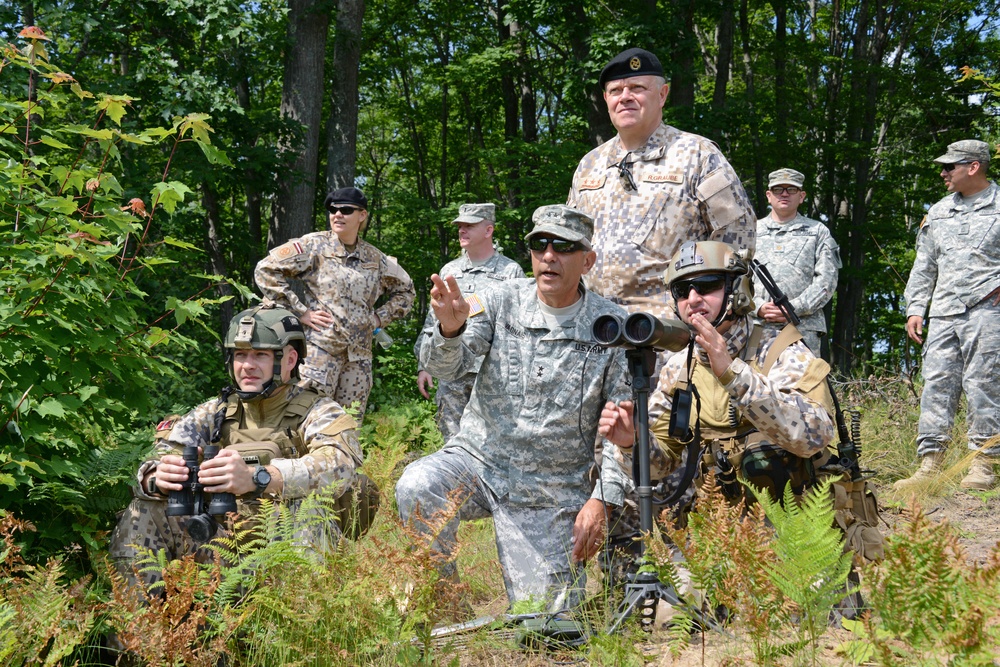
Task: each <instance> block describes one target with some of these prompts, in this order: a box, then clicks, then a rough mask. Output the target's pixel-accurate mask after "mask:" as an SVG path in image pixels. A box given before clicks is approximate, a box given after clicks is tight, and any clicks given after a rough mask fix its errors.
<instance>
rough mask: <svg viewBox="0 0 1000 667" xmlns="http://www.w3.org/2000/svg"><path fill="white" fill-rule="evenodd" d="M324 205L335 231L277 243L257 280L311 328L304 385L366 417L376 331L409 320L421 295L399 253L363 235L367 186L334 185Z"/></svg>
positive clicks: (302, 371) (264, 291)
mask: <svg viewBox="0 0 1000 667" xmlns="http://www.w3.org/2000/svg"><path fill="white" fill-rule="evenodd" d="M325 206H326V209H327V211H329V213H330V230H329V231H323V232H314V233H312V234H306V235H305V236H303V237H302V238H299V239H292V240H291V241H289V242H288V243H285V244H283V245H280V246H278V247H277V248H274V249H273V250H271V252H270V254H269V255H268V256H267V257H265V258H264V259H262V260H261V261H260V262H259V263H258V264H257V269H256V271H254V279H255V280H256V281H257V287H259V288H260V291H261V293H262V294H263V295H264V296H265V297H268V298H270V299H272V300H274V301H275V302H277V303H278V304H280V305H282V306H284V307H285V308H287V309H288V310H290V311H292V313H294V314H295V315H297V316H298V317H299V319H300V320H301V321H302V324H304V325H306V327H307V328H306V340H307V342H308V344H309V354H308V355H307V356H306V359H305V361H304V362H303V364H302V367H301V369H300V370H299V372H300V374H301V375H302V379H303V382H304V383H305V384H308V385H311V386H313V387H314V388H315V389H316V390H317V391H319V392H320V393H321V394H324V395H327V396H330V397H332V398H333V399H334V400H335V401H337V403H340V404H341V405H343V406H344V407H350V406H357V407H358V421H359V422H360V421H361V419H363V418H364V414H365V406H366V405H367V404H368V394H369V392H370V391H371V388H372V337H373V336H374V334H375V330H376V329H378V328H381V327H385V326H388V324H389V323H390V322H392V321H393V320H397V319H400V318H402V317H406V315H407V314H408V313H409V312H410V308H411V307H412V306H413V299H414V297H415V296H416V292H415V291H414V289H413V281H412V280H410V276H409V275H407V273H406V271H404V270H403V268H402V267H400V266H399V263H397V262H396V259H395V258H394V257H389V256H388V255H386V254H384V253H383V252H382V251H380V250H379V249H378V248H376V247H375V246H373V245H371V244H370V243H368V242H367V241H365V240H364V239H362V238H360V236H359V234H360V233H361V231H363V230H364V228H365V225H366V223H367V222H368V198H367V197H365V194H364V193H363V192H362V191H361V190H359V189H357V188H340V189H339V190H333V191H331V192H330V193H329V194H328V195H327V196H326V203H325ZM292 279H295V280H298V281H300V282H301V284H302V286H303V288H304V291H305V298H304V300H303V299H300V298H299V297H298V296H297V295H296V294H295V292H293V291H292V288H291V287H290V285H289V280H292ZM380 297H384V300H383V301H382V304H381V305H380V306H379V307H378V308H376V307H375V304H376V302H378V300H379V298H380Z"/></svg>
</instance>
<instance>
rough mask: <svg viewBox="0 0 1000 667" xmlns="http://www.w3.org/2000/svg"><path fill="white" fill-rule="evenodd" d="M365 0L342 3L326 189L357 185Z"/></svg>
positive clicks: (332, 80) (332, 77) (335, 51)
mask: <svg viewBox="0 0 1000 667" xmlns="http://www.w3.org/2000/svg"><path fill="white" fill-rule="evenodd" d="M364 15H365V0H339V2H338V3H337V21H336V30H335V32H334V36H333V63H332V65H333V66H332V68H331V69H332V71H331V72H330V117H329V118H328V119H327V122H326V187H327V189H329V190H334V189H336V188H346V187H349V186H352V185H354V176H355V163H356V162H357V157H358V154H357V145H358V66H359V64H360V62H361V22H362V19H363V18H364Z"/></svg>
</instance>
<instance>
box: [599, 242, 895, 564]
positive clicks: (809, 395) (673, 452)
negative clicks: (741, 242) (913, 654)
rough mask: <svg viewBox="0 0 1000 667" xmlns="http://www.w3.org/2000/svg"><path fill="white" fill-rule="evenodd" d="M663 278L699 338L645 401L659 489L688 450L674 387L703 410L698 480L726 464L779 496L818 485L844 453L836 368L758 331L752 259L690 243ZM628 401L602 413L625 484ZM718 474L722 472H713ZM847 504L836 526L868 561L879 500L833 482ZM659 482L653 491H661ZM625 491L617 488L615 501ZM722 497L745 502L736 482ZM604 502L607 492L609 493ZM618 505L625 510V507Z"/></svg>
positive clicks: (695, 417) (873, 551)
mask: <svg viewBox="0 0 1000 667" xmlns="http://www.w3.org/2000/svg"><path fill="white" fill-rule="evenodd" d="M665 280H666V282H667V284H668V286H669V288H670V291H671V293H672V295H673V297H674V300H675V303H676V309H677V310H676V312H677V315H678V316H679V317H680V319H681V320H682V321H683V322H684V323H686V324H687V325H688V326H689V327H691V329H692V332H693V333H694V339H693V344H694V346H695V347H694V356H693V363H692V364H691V365H690V366H689V365H688V355H687V354H684V353H678V354H674V355H672V356H671V357H670V358H669V359H668V360H667V362H666V364H664V367H663V369H662V371H661V372H660V376H659V381H658V384H657V387H656V391H655V392H654V393H653V395H652V396H651V397H650V400H649V427H650V451H651V455H650V460H651V477H652V479H653V480H661V479H665V478H666V477H667V476H669V475H670V474H671V473H673V472H674V471H675V470H677V469H678V466H680V464H681V462H682V454H683V452H684V450H685V448H686V446H687V442H682V441H680V440H678V439H677V438H675V437H671V435H670V428H669V425H670V417H671V415H670V409H671V402H672V397H673V394H674V390H675V389H676V388H677V387H678V386H679V385H681V384H682V383H685V382H687V383H690V384H693V385H694V387H695V388H696V389H697V392H698V396H699V401H698V402H697V403H696V405H697V406H698V407H697V408H696V409H697V414H692V415H691V417H690V418H691V423H692V424H694V423H695V421H697V423H698V424H699V426H700V432H701V438H702V443H701V445H702V447H704V448H705V450H704V451H705V458H704V459H703V460H702V461H700V462H699V463H698V465H699V467H700V472H701V474H705V473H707V471H708V469H709V468H711V467H712V466H713V465H716V463H717V462H720V461H724V460H728V461H729V464H730V465H731V466H732V469H733V470H735V472H736V475H737V476H738V477H739V478H741V479H743V480H744V481H747V482H750V483H752V484H753V485H754V486H757V487H759V488H763V489H765V490H767V491H768V492H769V493H770V494H771V495H772V497H773V498H775V499H778V498H780V497H781V495H782V494H783V492H784V489H785V486H787V485H788V484H791V486H792V489H793V491H794V492H795V493H797V494H800V493H802V492H803V490H804V489H805V488H806V487H808V486H810V485H812V484H815V483H816V481H817V479H818V477H820V476H822V472H817V471H821V469H822V468H823V466H824V465H825V464H826V463H828V462H829V461H830V460H831V458H832V457H834V456H836V452H835V451H834V450H832V449H831V448H830V444H831V442H832V440H833V435H834V423H833V417H832V411H833V402H832V398H831V396H830V393H829V389H828V387H827V384H826V376H827V374H828V373H829V370H830V366H829V365H828V364H827V363H826V362H825V361H823V360H822V359H818V358H817V357H816V356H815V355H814V354H813V353H812V352H811V351H810V350H809V348H808V347H806V345H805V344H804V343H802V336H801V334H800V333H799V332H798V331H797V330H796V329H795V327H794V326H791V325H788V326H786V327H785V328H784V329H782V330H781V331H777V330H774V329H765V328H763V327H761V326H760V325H759V324H756V325H755V324H753V323H752V322H751V319H750V318H749V317H748V313H750V311H751V309H752V308H753V289H752V286H751V280H750V276H749V270H748V267H747V263H746V259H745V256H744V253H742V252H738V251H737V250H736V249H735V248H733V247H732V246H730V245H728V244H725V243H719V242H716V241H699V242H693V241H689V242H687V243H684V244H683V245H682V246H681V248H680V250H679V251H677V252H676V253H675V254H674V256H673V257H672V258H671V259H670V264H669V267H668V269H667V271H666V275H665ZM632 415H633V405H632V403H631V401H628V402H624V403H620V404H617V405H616V404H614V403H608V404H607V405H606V406H605V409H604V411H603V413H602V414H601V424H600V428H599V430H600V433H601V435H603V436H604V437H606V438H607V439H608V440H609V441H611V442H612V443H614V445H615V448H614V449H613V450H612V452H611V456H610V457H606V458H605V465H609V459H612V458H613V459H615V460H616V461H617V463H618V466H619V467H620V469H621V470H622V471H625V472H626V476H623V477H620V478H619V479H623V480H625V481H626V486H628V483H627V476H628V475H630V471H631V470H632V443H633V440H634V437H635V429H634V427H633V422H632ZM716 472H717V473H719V470H717V471H716ZM836 478H837V482H836V483H838V484H843V485H844V489H845V494H844V495H845V497H846V498H850V499H851V500H852V501H853V505H854V506H855V507H854V510H853V512H854V513H852V510H851V509H849V507H848V503H844V505H843V506H842V507H841V506H838V508H837V509H838V522H839V523H840V524H841V526H842V527H843V528H844V529H845V531H846V533H847V541H848V545H849V547H850V548H852V549H854V550H855V551H857V552H858V553H860V554H861V555H863V556H865V557H866V558H877V557H880V556H881V549H882V541H881V535H880V534H879V532H878V529H877V525H878V517H877V515H876V512H875V503H874V496H872V495H871V493H870V490H869V489H867V487H866V486H865V484H864V482H860V483H859V484H854V483H852V482H851V481H850V479H849V476H846V475H841V474H839V473H838V474H837V475H836ZM654 483H655V482H654ZM628 491H630V489H628V488H621V489H615V493H614V494H613V495H610V496H609V498H610V499H611V502H617V501H619V500H621V499H622V498H623V497H624V494H625V493H626V492H628ZM723 491H724V492H725V493H726V494H727V495H728V496H729V497H730V499H731V500H732V501H733V502H737V501H739V500H741V499H743V497H744V487H743V486H742V485H740V484H735V485H733V486H731V487H730V488H728V489H727V488H726V487H723ZM605 494H606V495H607V489H605ZM618 504H620V503H618Z"/></svg>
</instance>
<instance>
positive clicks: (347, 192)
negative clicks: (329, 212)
mask: <svg viewBox="0 0 1000 667" xmlns="http://www.w3.org/2000/svg"><path fill="white" fill-rule="evenodd" d="M345 204H346V205H349V206H357V207H358V208H363V209H365V210H366V211H367V210H368V197H366V196H365V193H364V192H362V191H361V190H358V189H357V188H339V189H337V190H330V192H329V193H327V195H326V201H325V202H323V206H325V207H326V208H327V209H329V208H330V206H331V205H335V206H344V205H345Z"/></svg>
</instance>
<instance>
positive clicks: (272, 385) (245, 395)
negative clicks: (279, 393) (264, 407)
mask: <svg viewBox="0 0 1000 667" xmlns="http://www.w3.org/2000/svg"><path fill="white" fill-rule="evenodd" d="M282 356H284V350H275V351H274V366H273V370H272V373H271V379H270V380H268V381H267V382H265V383H264V386H263V387H261V390H260V391H242V390H241V389H240V388H239V386H240V383H239V382H238V381H237V380H236V373H235V372H234V368H233V358H232V353H231V352H230V354H229V359H228V360H227V362H228V366H229V376H230V377H231V378H232V379H233V384H234V385H235V386H236V395H237V396H239V397H240V400H241V401H245V402H247V403H255V402H257V401H262V400H264V399H265V398H268V397H270V396H271V395H272V394H273V393H274V392H275V390H276V389H277V388H278V387H280V386H281V385H282V384H284V382H282V381H281V358H282Z"/></svg>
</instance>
